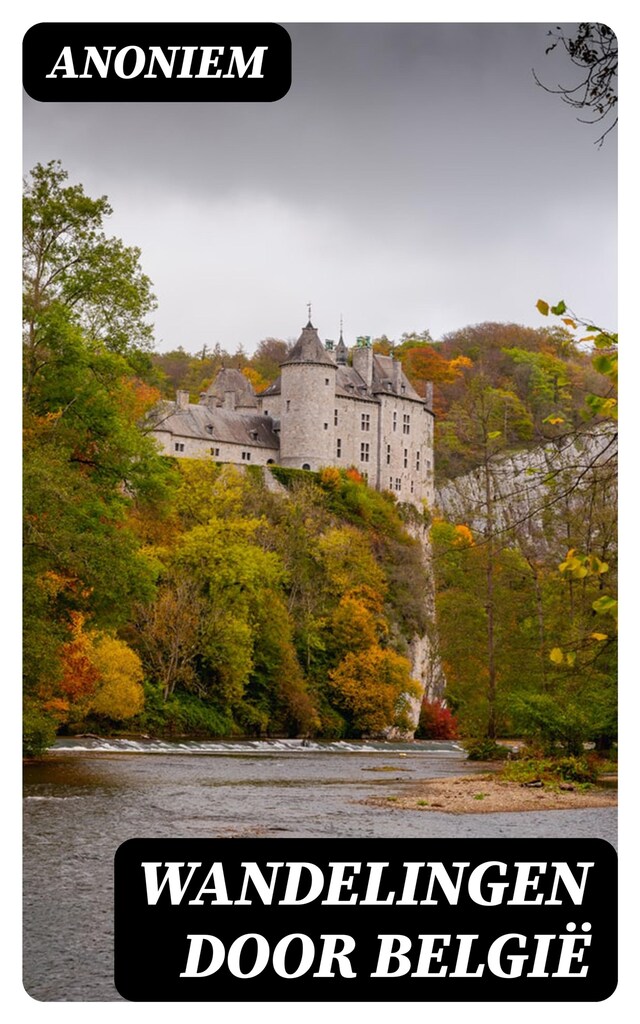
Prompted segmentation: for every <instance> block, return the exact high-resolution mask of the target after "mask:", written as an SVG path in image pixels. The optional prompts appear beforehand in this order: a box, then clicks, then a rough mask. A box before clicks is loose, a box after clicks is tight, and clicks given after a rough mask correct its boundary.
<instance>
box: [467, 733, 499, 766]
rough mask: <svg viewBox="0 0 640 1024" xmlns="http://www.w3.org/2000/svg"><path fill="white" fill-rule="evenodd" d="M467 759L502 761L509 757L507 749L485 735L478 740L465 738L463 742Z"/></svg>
mask: <svg viewBox="0 0 640 1024" xmlns="http://www.w3.org/2000/svg"><path fill="white" fill-rule="evenodd" d="M465 750H466V751H467V760H468V761H504V760H506V758H508V757H509V750H508V749H507V747H503V746H502V745H501V744H500V743H496V742H495V740H490V739H488V738H487V737H485V738H483V739H480V740H467V742H466V743H465Z"/></svg>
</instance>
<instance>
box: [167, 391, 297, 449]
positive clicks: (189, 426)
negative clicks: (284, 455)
mask: <svg viewBox="0 0 640 1024" xmlns="http://www.w3.org/2000/svg"><path fill="white" fill-rule="evenodd" d="M273 426H274V422H273V420H272V418H271V417H270V416H260V415H258V414H257V413H249V412H246V413H243V412H239V411H238V410H232V409H219V408H213V409H212V408H210V407H209V406H207V405H194V404H190V405H188V406H186V408H184V409H180V408H178V407H177V406H176V403H175V402H161V403H160V405H159V406H158V408H157V409H156V410H155V413H154V429H155V430H167V431H168V432H169V433H170V434H172V435H173V436H174V437H195V438H200V439H204V440H206V441H220V442H223V443H225V442H226V443H227V444H242V445H247V446H253V447H258V448H275V449H278V448H279V447H280V440H279V438H278V435H277V434H276V433H275V432H274V429H273Z"/></svg>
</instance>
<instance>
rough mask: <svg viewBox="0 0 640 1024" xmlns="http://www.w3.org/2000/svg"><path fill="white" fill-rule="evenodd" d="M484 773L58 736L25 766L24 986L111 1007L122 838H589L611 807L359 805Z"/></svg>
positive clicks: (368, 753) (458, 761)
mask: <svg viewBox="0 0 640 1024" xmlns="http://www.w3.org/2000/svg"><path fill="white" fill-rule="evenodd" d="M474 770H476V771H484V770H486V768H485V766H484V765H476V766H474V765H471V764H469V763H468V762H466V761H465V760H464V753H463V751H462V750H461V749H460V748H459V747H458V746H457V745H456V744H455V743H451V742H417V743H373V742H371V743H369V742H363V743H344V742H340V743H311V744H308V745H303V743H302V742H301V741H299V740H282V741H277V740H274V741H255V742H248V741H246V742H218V741H216V742H208V743H195V742H184V743H167V742H161V741H145V740H140V741H133V740H97V739H75V740H69V739H63V740H59V741H58V742H57V743H56V746H55V747H54V748H53V750H52V753H51V754H50V756H48V757H47V758H46V759H44V760H42V761H39V762H33V763H30V764H27V765H26V769H25V813H24V826H25V864H24V904H25V913H24V983H25V987H26V989H27V991H28V992H29V993H30V995H32V996H33V997H34V998H36V999H40V1000H87V1001H101V1000H113V999H119V998H120V997H119V996H118V993H117V992H116V990H115V988H114V986H113V982H112V943H113V930H112V870H113V868H112V865H113V855H114V853H115V851H116V849H117V848H118V846H119V845H120V843H122V842H124V841H125V840H126V839H131V838H136V837H140V838H142V837H149V838H153V837H174V838H177V837H190V836H193V837H199V838H218V837H219V838H233V837H238V836H241V837H245V838H250V837H256V838H259V837H261V836H274V837H275V836H291V837H309V836H311V837H322V836H326V837H359V838H366V837H367V836H372V837H376V836H378V837H403V838H412V837H418V838H420V837H421V838H429V837H433V838H449V837H475V838H478V837H484V838H490V837H494V836H505V837H508V836H511V837H525V838H526V837H539V838H544V837H548V838H555V837H567V838H569V837H572V838H581V837H585V838H587V837H589V838H592V837H600V838H602V839H606V840H608V841H609V842H611V843H613V844H614V845H615V842H616V810H615V808H588V809H583V810H575V811H541V812H527V813H525V814H519V813H508V814H506V813H505V814H466V815H451V814H441V813H438V812H435V811H429V812H425V811H418V810H416V811H405V810H399V809H394V808H393V807H389V808H386V807H377V806H375V807H372V806H368V805H366V804H364V803H362V802H361V801H363V800H364V799H365V798H366V797H368V796H371V795H372V794H380V793H384V794H385V795H393V794H394V793H397V792H399V787H400V786H402V784H403V783H405V782H408V781H411V782H415V781H418V780H420V779H426V778H437V777H443V776H447V775H461V774H469V773H470V771H474Z"/></svg>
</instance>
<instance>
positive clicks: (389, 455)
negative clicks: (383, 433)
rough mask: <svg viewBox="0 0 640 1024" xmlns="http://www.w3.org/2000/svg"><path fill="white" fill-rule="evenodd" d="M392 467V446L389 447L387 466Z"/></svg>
mask: <svg viewBox="0 0 640 1024" xmlns="http://www.w3.org/2000/svg"><path fill="white" fill-rule="evenodd" d="M390 465H391V445H390V444H388V445H387V466H390Z"/></svg>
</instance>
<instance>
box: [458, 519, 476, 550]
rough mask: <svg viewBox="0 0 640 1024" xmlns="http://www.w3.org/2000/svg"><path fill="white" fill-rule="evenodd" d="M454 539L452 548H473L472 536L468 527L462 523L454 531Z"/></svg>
mask: <svg viewBox="0 0 640 1024" xmlns="http://www.w3.org/2000/svg"><path fill="white" fill-rule="evenodd" d="M455 533H456V539H455V541H454V547H456V548H470V547H473V534H472V532H471V530H470V529H469V527H468V526H465V525H464V523H460V524H459V525H458V526H456V529H455Z"/></svg>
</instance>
